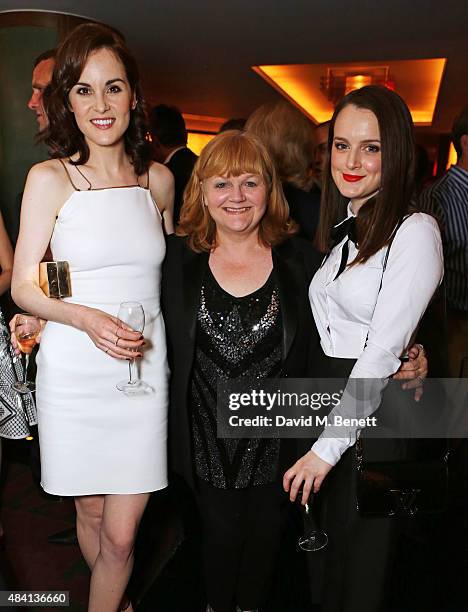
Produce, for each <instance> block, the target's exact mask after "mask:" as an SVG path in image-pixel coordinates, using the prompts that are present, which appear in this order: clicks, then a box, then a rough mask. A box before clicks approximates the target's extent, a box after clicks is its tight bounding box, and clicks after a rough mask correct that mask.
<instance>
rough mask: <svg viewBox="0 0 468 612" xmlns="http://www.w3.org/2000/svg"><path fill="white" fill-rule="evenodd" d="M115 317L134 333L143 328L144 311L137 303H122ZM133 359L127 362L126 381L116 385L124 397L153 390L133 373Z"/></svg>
mask: <svg viewBox="0 0 468 612" xmlns="http://www.w3.org/2000/svg"><path fill="white" fill-rule="evenodd" d="M117 317H118V318H119V319H120V320H121V321H122V322H123V323H126V324H127V325H128V326H129V327H131V328H132V329H133V330H134V331H137V332H140V333H142V332H143V330H144V328H145V311H144V310H143V306H142V305H141V304H140V303H139V302H122V303H121V304H120V308H119V314H118V315H117ZM134 365H135V359H129V361H128V380H121V381H120V382H118V383H117V385H116V386H117V389H118V390H119V391H122V392H123V393H125V394H126V395H143V394H146V393H152V392H153V391H154V389H153V388H152V387H151V386H150V385H148V383H145V382H144V381H143V380H140V379H139V378H138V377H137V375H136V373H135V374H134V373H133V368H134Z"/></svg>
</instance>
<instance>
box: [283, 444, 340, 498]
mask: <svg viewBox="0 0 468 612" xmlns="http://www.w3.org/2000/svg"><path fill="white" fill-rule="evenodd" d="M332 467H333V466H332V465H330V464H329V463H327V462H326V461H324V460H323V459H320V457H319V456H318V455H316V454H315V453H314V451H313V450H310V451H309V452H308V453H306V454H305V455H304V456H303V457H301V458H300V459H298V460H297V461H296V463H295V464H294V465H293V466H292V467H291V468H289V470H288V471H287V472H286V473H285V475H284V476H283V488H284V490H285V491H286V493H287V492H288V491H289V499H290V500H291V501H292V502H293V501H296V495H297V492H298V491H299V489H300V488H301V485H302V483H304V487H303V489H302V504H303V505H305V504H306V503H307V500H308V499H309V495H310V492H311V490H312V487H313V491H314V493H317V492H318V490H319V489H320V487H321V486H322V482H323V480H324V478H325V476H326V475H327V474H328V472H329V471H330V470H331V469H332Z"/></svg>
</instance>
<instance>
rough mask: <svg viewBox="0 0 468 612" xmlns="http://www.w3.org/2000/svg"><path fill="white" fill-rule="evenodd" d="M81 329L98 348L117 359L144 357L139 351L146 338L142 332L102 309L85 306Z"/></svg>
mask: <svg viewBox="0 0 468 612" xmlns="http://www.w3.org/2000/svg"><path fill="white" fill-rule="evenodd" d="M80 319H81V321H80V325H79V329H81V330H82V331H84V332H86V333H87V334H88V336H89V337H90V338H91V340H92V341H93V343H94V344H95V346H97V348H98V349H100V350H101V351H103V352H104V353H106V354H107V355H109V356H110V357H115V359H134V358H135V357H142V356H143V355H142V353H141V352H138V349H139V348H141V347H142V346H143V345H144V343H145V340H144V338H143V336H142V335H141V334H140V332H136V331H133V330H132V328H131V327H129V326H128V325H126V324H125V323H123V322H122V321H120V319H117V317H113V316H112V315H109V314H107V313H105V312H102V310H97V309H95V308H84V310H83V314H82V315H81V317H80Z"/></svg>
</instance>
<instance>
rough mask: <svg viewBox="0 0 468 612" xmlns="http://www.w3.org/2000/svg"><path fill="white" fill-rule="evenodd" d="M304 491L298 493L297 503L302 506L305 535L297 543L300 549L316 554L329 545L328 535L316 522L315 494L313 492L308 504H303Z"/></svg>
mask: <svg viewBox="0 0 468 612" xmlns="http://www.w3.org/2000/svg"><path fill="white" fill-rule="evenodd" d="M302 495H303V491H302V489H301V490H300V491H298V493H297V497H296V502H297V503H298V504H299V505H300V508H301V514H302V520H303V522H304V533H303V535H302V536H301V537H300V538H299V540H298V541H297V543H298V545H299V548H300V549H301V550H304V551H306V552H314V551H316V550H322V548H325V546H326V545H327V544H328V535H327V534H326V533H325V531H323V529H320V528H318V527H317V524H316V522H315V518H314V514H313V510H312V499H313V496H314V493H313V492H312V491H311V492H310V494H309V499H308V500H307V503H306V504H302Z"/></svg>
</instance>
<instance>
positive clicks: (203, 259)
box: [182, 249, 209, 345]
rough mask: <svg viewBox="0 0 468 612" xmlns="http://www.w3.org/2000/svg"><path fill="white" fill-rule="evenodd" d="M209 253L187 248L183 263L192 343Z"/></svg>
mask: <svg viewBox="0 0 468 612" xmlns="http://www.w3.org/2000/svg"><path fill="white" fill-rule="evenodd" d="M208 257H209V253H195V252H194V251H191V250H190V249H186V251H185V256H184V265H183V276H182V279H183V280H182V282H183V287H184V289H183V291H184V304H183V309H184V313H185V321H186V329H187V331H188V335H189V337H188V340H189V341H190V343H191V344H192V345H194V343H195V334H196V330H197V313H198V306H199V304H200V290H201V286H202V283H203V277H204V276H205V272H206V268H207V266H208Z"/></svg>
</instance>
